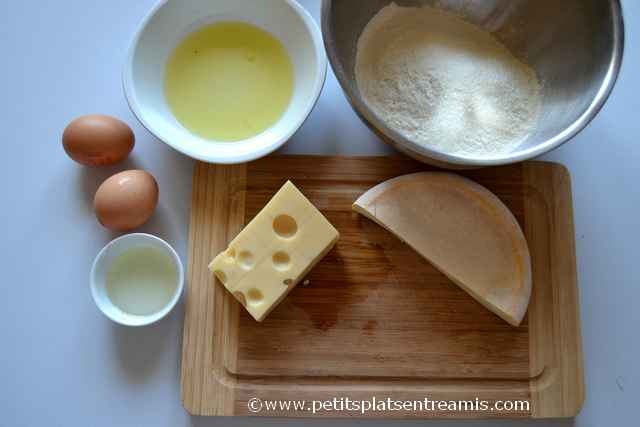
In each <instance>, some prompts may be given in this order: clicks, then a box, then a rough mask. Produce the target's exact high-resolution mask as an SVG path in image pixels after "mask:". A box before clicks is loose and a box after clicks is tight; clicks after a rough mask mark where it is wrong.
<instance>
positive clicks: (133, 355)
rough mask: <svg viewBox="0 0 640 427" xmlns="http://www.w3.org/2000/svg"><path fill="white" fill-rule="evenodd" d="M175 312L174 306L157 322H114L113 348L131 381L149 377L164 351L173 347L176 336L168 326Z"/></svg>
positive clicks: (125, 374) (138, 381)
mask: <svg viewBox="0 0 640 427" xmlns="http://www.w3.org/2000/svg"><path fill="white" fill-rule="evenodd" d="M175 315H176V311H175V310H174V311H173V312H172V313H171V314H170V315H169V316H167V317H166V318H164V319H162V320H160V321H159V322H158V323H155V324H153V325H149V326H145V327H141V328H132V327H127V326H121V325H117V324H115V323H114V324H113V326H112V335H113V341H114V343H115V346H114V351H115V353H116V356H117V359H118V362H119V364H120V367H121V368H122V371H123V373H124V376H125V378H126V380H127V381H128V382H130V383H132V384H141V383H144V382H145V381H147V380H148V379H149V378H151V377H152V376H153V375H154V373H155V371H156V370H157V368H158V365H159V362H160V359H161V358H162V356H163V353H166V352H168V351H172V346H173V345H175V343H173V344H172V340H173V341H175V337H174V336H173V335H172V334H171V333H169V332H170V331H169V330H170V329H171V323H172V321H171V318H172V317H173V316H175Z"/></svg>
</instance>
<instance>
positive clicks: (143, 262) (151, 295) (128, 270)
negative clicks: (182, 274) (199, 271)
mask: <svg viewBox="0 0 640 427" xmlns="http://www.w3.org/2000/svg"><path fill="white" fill-rule="evenodd" d="M177 283H178V271H177V269H176V267H175V265H174V263H173V261H172V260H171V257H169V255H167V254H166V253H164V252H163V251H161V250H160V249H158V248H153V247H151V246H141V247H134V248H131V249H127V250H126V251H124V252H123V253H122V254H120V255H119V256H118V257H117V258H116V259H115V260H114V261H113V264H111V266H110V267H109V270H108V271H107V295H108V297H109V299H110V300H111V302H112V303H113V305H115V306H116V307H118V308H120V310H122V311H124V312H126V313H129V314H133V315H137V316H146V315H150V314H154V313H157V312H158V311H160V310H162V309H163V308H164V307H165V306H166V305H167V304H168V303H169V302H170V301H171V299H172V298H173V295H174V294H175V292H176V286H177Z"/></svg>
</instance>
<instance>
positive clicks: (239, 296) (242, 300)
mask: <svg viewBox="0 0 640 427" xmlns="http://www.w3.org/2000/svg"><path fill="white" fill-rule="evenodd" d="M233 296H234V297H235V298H236V299H237V300H238V301H239V302H240V304H242V305H243V306H245V307H246V305H247V299H246V298H245V297H244V294H243V293H242V292H239V291H238V292H234V293H233Z"/></svg>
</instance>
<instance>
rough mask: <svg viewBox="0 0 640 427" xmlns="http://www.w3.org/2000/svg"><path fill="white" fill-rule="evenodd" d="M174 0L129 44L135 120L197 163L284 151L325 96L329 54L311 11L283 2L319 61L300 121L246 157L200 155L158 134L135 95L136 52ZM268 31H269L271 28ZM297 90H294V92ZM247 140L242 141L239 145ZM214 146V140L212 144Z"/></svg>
mask: <svg viewBox="0 0 640 427" xmlns="http://www.w3.org/2000/svg"><path fill="white" fill-rule="evenodd" d="M169 1H172V0H159V1H158V2H157V3H156V4H155V5H154V6H153V7H152V8H151V9H150V10H149V12H147V14H146V15H145V17H144V18H143V19H142V21H141V22H140V24H138V27H137V29H136V31H135V33H134V35H133V37H132V39H131V42H130V43H129V48H128V51H127V55H126V61H125V64H124V67H123V70H122V87H123V91H124V95H125V99H126V101H127V104H128V105H129V109H130V110H131V112H132V113H133V115H134V116H135V118H136V119H137V120H138V121H139V122H140V124H141V125H142V126H143V127H144V128H145V129H146V130H147V131H149V133H151V134H152V135H153V136H154V137H155V138H156V139H158V140H160V141H161V142H163V143H164V144H166V145H168V146H169V147H171V148H173V149H174V150H176V151H178V152H180V153H182V154H184V155H186V156H188V157H191V158H193V159H195V160H200V161H203V162H207V163H213V164H238V163H246V162H250V161H253V160H256V159H259V158H262V157H265V156H267V155H269V154H271V153H273V152H274V151H276V150H278V149H279V148H281V147H282V146H283V145H284V144H286V143H287V142H288V141H289V140H290V139H291V137H292V136H293V135H294V134H295V133H296V132H297V131H298V130H299V129H300V128H301V127H302V125H303V124H304V123H305V121H306V120H307V119H308V118H309V116H310V115H311V113H312V112H313V110H314V108H315V106H316V105H317V103H318V100H319V98H320V95H321V94H322V90H323V88H324V85H325V82H326V77H327V68H328V60H327V56H326V52H325V49H324V44H323V38H322V32H321V30H320V27H319V25H318V24H317V23H316V22H315V20H314V19H313V17H312V16H311V14H310V13H309V11H307V10H306V9H305V8H304V7H303V6H301V5H300V4H299V3H298V2H297V1H296V0H284V3H285V4H286V5H287V6H289V7H290V8H291V10H293V11H294V12H295V14H296V16H297V17H298V18H299V19H300V20H301V21H302V23H303V24H304V26H305V28H306V30H307V32H308V34H309V36H310V37H311V41H312V43H313V54H314V56H315V58H316V68H315V75H314V79H313V87H312V91H311V92H310V95H309V101H308V102H307V104H306V105H305V106H304V108H303V109H301V111H300V113H299V114H298V118H297V120H295V121H292V123H291V125H290V127H289V129H288V130H287V131H286V132H284V133H283V134H282V135H281V136H280V137H279V138H274V141H273V142H272V143H270V144H269V145H267V146H264V147H261V148H260V149H255V150H252V151H250V152H248V153H246V154H233V155H224V156H219V155H216V154H203V153H200V152H198V150H195V149H191V148H190V147H188V146H185V145H183V144H181V143H179V142H176V141H172V140H171V139H170V138H165V137H162V136H160V135H159V134H158V132H156V130H155V128H154V125H153V124H152V123H150V122H149V121H148V120H147V119H146V118H145V114H144V111H143V108H142V107H141V105H140V103H139V102H138V98H137V95H136V90H135V87H136V84H135V79H134V77H133V62H134V59H135V56H136V51H137V49H138V46H139V42H140V38H141V37H142V34H143V33H144V32H145V30H146V28H147V26H148V25H149V23H150V21H151V20H152V19H153V17H154V16H155V15H156V14H157V13H158V12H159V11H160V10H161V9H162V8H163V7H164V6H166V5H167V3H169ZM211 7H212V10H215V2H214V3H211ZM266 31H269V30H268V29H267V30H266ZM294 90H295V89H294ZM258 137H260V135H256V136H253V137H252V138H258ZM242 141H246V139H245V140H241V141H237V142H242ZM213 143H215V141H214V142H213Z"/></svg>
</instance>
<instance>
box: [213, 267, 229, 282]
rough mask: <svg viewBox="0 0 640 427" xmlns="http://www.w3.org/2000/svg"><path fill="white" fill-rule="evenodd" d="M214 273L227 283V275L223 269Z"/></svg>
mask: <svg viewBox="0 0 640 427" xmlns="http://www.w3.org/2000/svg"><path fill="white" fill-rule="evenodd" d="M214 274H215V275H216V277H217V278H218V280H220V281H221V282H222V283H223V284H224V283H227V275H226V274H224V271H222V270H216V271H214Z"/></svg>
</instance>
